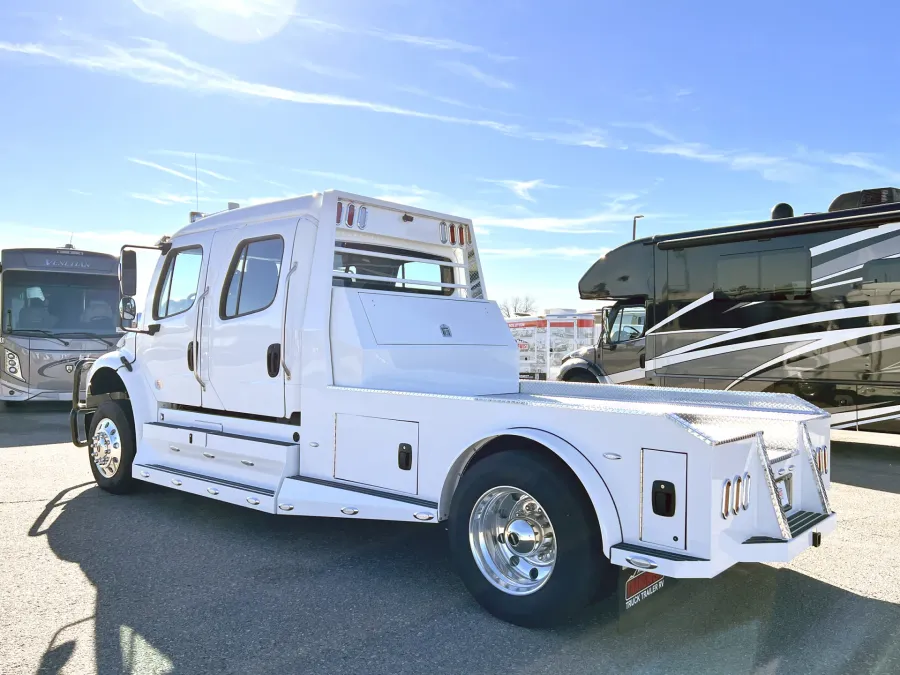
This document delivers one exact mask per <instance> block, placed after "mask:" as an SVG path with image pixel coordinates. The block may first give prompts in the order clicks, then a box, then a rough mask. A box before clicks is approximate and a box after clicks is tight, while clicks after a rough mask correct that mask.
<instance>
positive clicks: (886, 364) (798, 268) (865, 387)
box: [559, 188, 900, 432]
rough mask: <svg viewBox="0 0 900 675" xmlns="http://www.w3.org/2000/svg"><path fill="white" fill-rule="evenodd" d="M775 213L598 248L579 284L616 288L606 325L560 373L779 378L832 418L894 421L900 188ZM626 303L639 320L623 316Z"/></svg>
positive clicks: (746, 386)
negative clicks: (640, 323)
mask: <svg viewBox="0 0 900 675" xmlns="http://www.w3.org/2000/svg"><path fill="white" fill-rule="evenodd" d="M772 216H773V217H772V220H768V221H763V222H759V223H750V224H747V225H735V226H730V227H721V228H714V229H709V230H699V231H696V232H682V233H676V234H665V235H656V236H653V237H647V238H645V239H639V240H637V241H634V242H629V243H627V244H625V245H623V246H620V247H619V248H616V249H614V250H612V251H610V252H609V253H608V254H607V255H606V256H604V257H603V258H600V259H599V260H598V261H596V262H595V263H594V264H593V265H592V266H591V268H590V269H589V270H588V271H587V272H586V273H585V274H584V276H583V277H582V279H581V281H580V283H579V291H580V296H581V298H583V299H588V300H595V301H599V300H600V299H604V300H615V302H616V304H615V306H614V307H613V308H612V309H611V312H610V320H609V322H608V328H609V330H608V331H607V334H606V336H605V337H604V338H603V339H602V340H600V341H598V342H597V343H596V344H595V345H592V346H591V347H585V348H582V349H580V350H579V351H578V352H576V353H573V354H570V355H568V356H567V358H566V361H565V363H563V364H562V367H561V369H560V375H559V377H561V378H563V379H576V380H579V381H581V380H589V381H594V382H617V383H627V384H646V385H657V386H658V385H664V386H678V387H695V388H704V389H726V390H734V389H739V390H751V391H773V392H786V393H792V394H796V395H797V396H800V397H802V398H804V399H806V400H809V401H810V402H812V403H814V404H815V405H817V406H819V407H821V408H823V409H825V410H827V411H829V412H830V413H831V423H832V424H833V425H834V426H835V427H836V428H838V429H857V428H858V429H863V430H867V431H884V432H898V431H900V337H898V335H897V328H898V326H900V319H898V317H900V302H898V297H900V190H898V189H896V188H884V189H877V190H863V191H859V192H851V193H847V194H843V195H840V196H839V197H838V198H836V199H835V200H834V202H832V204H831V206H830V207H829V209H828V211H827V212H826V213H815V214H805V215H802V216H796V217H795V216H794V215H793V210H792V209H791V207H790V206H788V205H787V204H779V205H778V206H776V207H775V209H773V214H772ZM629 315H632V316H633V315H639V316H640V317H642V318H643V317H645V316H646V325H645V326H644V328H645V329H646V330H643V329H642V330H641V331H639V332H638V331H635V330H621V326H620V324H622V323H623V322H624V323H625V324H627V323H628V318H629Z"/></svg>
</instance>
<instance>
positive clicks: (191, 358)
mask: <svg viewBox="0 0 900 675" xmlns="http://www.w3.org/2000/svg"><path fill="white" fill-rule="evenodd" d="M187 360H188V370H190V371H191V372H194V341H193V340H191V341H190V342H188V349H187Z"/></svg>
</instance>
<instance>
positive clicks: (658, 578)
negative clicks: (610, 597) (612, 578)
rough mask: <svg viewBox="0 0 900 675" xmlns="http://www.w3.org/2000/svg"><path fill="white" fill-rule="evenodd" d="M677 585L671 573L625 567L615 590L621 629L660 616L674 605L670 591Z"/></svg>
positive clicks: (639, 624)
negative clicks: (665, 575)
mask: <svg viewBox="0 0 900 675" xmlns="http://www.w3.org/2000/svg"><path fill="white" fill-rule="evenodd" d="M675 585H676V580H675V579H672V578H671V577H664V576H662V575H661V574H656V573H655V572H647V571H641V570H634V569H630V568H627V567H624V568H622V569H621V571H620V572H619V580H618V587H617V589H616V594H615V598H616V603H617V608H618V630H619V632H622V631H628V630H629V629H631V628H636V627H638V626H643V625H645V624H646V623H647V622H652V621H654V620H656V619H657V618H658V617H659V615H660V614H662V613H664V612H665V611H666V610H667V609H668V608H669V607H671V606H672V602H673V598H672V597H671V596H670V594H669V591H670V590H671V588H672V587H673V586H675ZM676 604H677V603H676Z"/></svg>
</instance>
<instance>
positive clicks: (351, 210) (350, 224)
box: [347, 204, 356, 227]
mask: <svg viewBox="0 0 900 675" xmlns="http://www.w3.org/2000/svg"><path fill="white" fill-rule="evenodd" d="M355 215H356V206H354V205H353V204H350V205H349V206H348V207H347V227H353V216H355Z"/></svg>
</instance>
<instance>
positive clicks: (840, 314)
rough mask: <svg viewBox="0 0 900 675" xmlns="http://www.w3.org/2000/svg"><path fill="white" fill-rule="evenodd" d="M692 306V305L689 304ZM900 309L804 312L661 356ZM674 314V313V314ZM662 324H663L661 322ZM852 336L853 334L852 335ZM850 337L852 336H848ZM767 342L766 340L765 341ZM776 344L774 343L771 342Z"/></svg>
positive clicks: (891, 306) (896, 306) (894, 305)
mask: <svg viewBox="0 0 900 675" xmlns="http://www.w3.org/2000/svg"><path fill="white" fill-rule="evenodd" d="M688 306H690V305H688ZM898 311H900V303H891V304H889V305H868V306H865V307H851V308H849V309H830V310H828V311H826V312H817V313H815V314H804V315H802V316H792V317H790V318H787V319H778V320H776V321H769V322H767V323H760V324H757V325H755V326H749V327H748V328H741V329H740V330H736V331H733V332H731V333H726V334H725V335H716V336H714V337H711V338H706V339H705V340H700V341H699V342H694V343H692V344H689V345H684V346H683V347H677V348H675V349H673V350H672V351H669V352H666V353H665V354H662V355H660V357H657V359H659V358H663V357H671V356H676V355H678V354H684V353H686V352H690V351H694V350H698V349H703V348H705V347H709V346H712V345H715V344H719V343H720V342H726V341H729V340H736V339H737V338H741V337H744V336H748V335H755V334H756V333H768V332H769V331H773V330H780V329H781V328H792V327H794V326H803V325H804V324H809V323H815V322H818V321H837V320H839V319H850V318H854V317H859V316H880V315H882V314H895V313H896V312H898ZM673 316H674V315H673ZM660 325H661V324H660ZM844 330H851V331H853V330H863V329H858V328H853V329H844ZM827 332H829V333H833V332H837V331H827ZM791 337H792V339H793V340H794V341H799V340H804V339H805V340H809V339H816V338H815V337H814V336H812V335H794V336H791ZM851 337H852V336H851ZM846 339H850V338H846ZM790 341H791V340H786V342H790ZM763 342H765V341H763ZM770 344H774V343H770ZM738 346H739V345H732V348H735V349H736V348H737V347H738Z"/></svg>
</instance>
